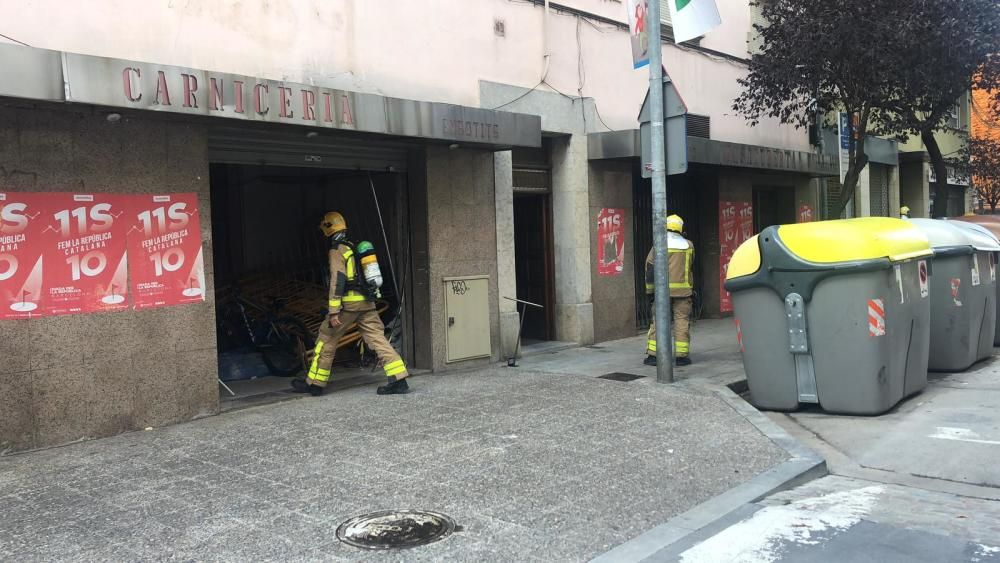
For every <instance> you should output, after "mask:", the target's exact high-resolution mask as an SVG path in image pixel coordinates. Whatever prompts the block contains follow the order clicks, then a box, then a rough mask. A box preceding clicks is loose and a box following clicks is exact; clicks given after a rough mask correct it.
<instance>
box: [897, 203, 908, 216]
mask: <svg viewBox="0 0 1000 563" xmlns="http://www.w3.org/2000/svg"><path fill="white" fill-rule="evenodd" d="M899 218H900V219H909V218H910V208H909V207H907V206H905V205H904V206H903V207H900V208H899Z"/></svg>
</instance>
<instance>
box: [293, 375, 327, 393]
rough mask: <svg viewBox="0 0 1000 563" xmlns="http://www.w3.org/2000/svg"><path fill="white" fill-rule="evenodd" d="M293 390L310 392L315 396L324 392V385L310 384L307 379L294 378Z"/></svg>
mask: <svg viewBox="0 0 1000 563" xmlns="http://www.w3.org/2000/svg"><path fill="white" fill-rule="evenodd" d="M292 391H293V392H295V393H309V394H310V395H312V396H313V397H319V396H320V395H322V394H323V388H322V387H320V386H319V385H310V384H308V383H306V380H305V379H293V380H292Z"/></svg>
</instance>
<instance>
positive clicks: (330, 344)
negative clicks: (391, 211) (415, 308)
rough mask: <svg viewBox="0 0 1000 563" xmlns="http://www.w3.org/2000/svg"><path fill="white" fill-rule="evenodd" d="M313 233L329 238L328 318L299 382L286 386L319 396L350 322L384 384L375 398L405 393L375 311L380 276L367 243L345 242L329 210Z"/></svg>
mask: <svg viewBox="0 0 1000 563" xmlns="http://www.w3.org/2000/svg"><path fill="white" fill-rule="evenodd" d="M319 228H320V230H321V231H323V234H324V235H326V236H327V237H330V245H331V246H330V253H329V258H330V299H329V307H330V310H329V317H328V318H327V319H326V321H324V322H323V324H322V325H321V326H320V329H319V338H317V340H316V349H315V351H314V354H313V360H312V365H311V366H310V367H309V373H308V375H307V376H306V379H305V380H302V379H295V380H293V381H292V387H293V388H294V389H295V391H297V392H299V393H309V394H311V395H313V396H319V395H322V394H323V389H324V388H325V387H326V385H327V383H329V382H330V375H331V368H332V367H333V357H334V354H336V352H337V344H338V343H339V342H340V338H341V337H342V336H343V335H344V333H345V332H346V331H347V328H348V327H350V326H351V324H353V323H357V325H358V331H359V332H360V333H361V337H362V338H363V339H364V341H365V344H367V345H368V348H369V349H371V350H373V351H374V352H375V353H376V354H377V355H378V359H379V361H380V362H381V363H382V368H383V370H385V375H386V377H388V378H389V381H388V382H387V383H386V384H385V385H382V386H380V387H379V388H378V391H377V392H378V394H379V395H395V394H401V393H406V392H408V391H409V385H408V384H407V382H406V376H407V375H409V373H407V371H406V365H405V364H404V363H403V360H402V358H400V357H399V354H398V353H396V350H395V349H394V348H393V347H392V345H391V344H389V341H388V340H386V338H385V325H383V324H382V319H380V318H379V316H378V312H377V311H376V310H375V299H376V298H377V296H378V293H377V292H378V288H379V286H381V285H382V275H381V272H379V269H378V262H377V261H376V260H375V252H374V248H373V247H372V245H371V243H368V242H361V243H360V244H358V245H354V244H352V243H351V242H350V241H349V240H348V239H347V222H346V221H344V217H343V216H342V215H341V214H340V213H337V212H335V211H331V212H330V213H327V214H326V215H324V216H323V220H322V221H321V222H320V225H319Z"/></svg>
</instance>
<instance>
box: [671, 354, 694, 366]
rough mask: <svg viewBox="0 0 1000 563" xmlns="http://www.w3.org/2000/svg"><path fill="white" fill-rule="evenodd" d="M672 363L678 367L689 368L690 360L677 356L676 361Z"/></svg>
mask: <svg viewBox="0 0 1000 563" xmlns="http://www.w3.org/2000/svg"><path fill="white" fill-rule="evenodd" d="M674 363H675V364H676V365H678V366H689V365H691V358H689V357H687V356H677V360H676V361H675V362H674Z"/></svg>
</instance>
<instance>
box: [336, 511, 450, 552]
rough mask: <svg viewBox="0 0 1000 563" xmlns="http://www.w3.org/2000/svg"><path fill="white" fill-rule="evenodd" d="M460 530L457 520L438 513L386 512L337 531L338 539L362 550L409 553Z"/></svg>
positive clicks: (354, 520)
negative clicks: (392, 550)
mask: <svg viewBox="0 0 1000 563" xmlns="http://www.w3.org/2000/svg"><path fill="white" fill-rule="evenodd" d="M459 530H460V529H459V527H457V526H455V521H454V520H452V519H451V518H449V517H448V516H445V515H444V514H440V513H437V512H430V511H427V510H385V511H382V512H374V513H372V514H365V515H363V516H358V517H356V518H351V519H350V520H348V521H346V522H344V523H343V524H341V525H340V527H339V528H337V538H338V539H340V541H342V542H344V543H346V544H349V545H353V546H354V547H360V548H363V549H406V548H410V547H417V546H419V545H426V544H429V543H432V542H436V541H438V540H441V539H444V538H446V537H448V536H449V535H451V533H452V532H455V531H459Z"/></svg>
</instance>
